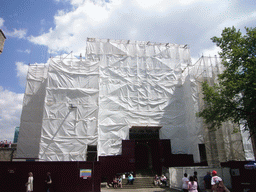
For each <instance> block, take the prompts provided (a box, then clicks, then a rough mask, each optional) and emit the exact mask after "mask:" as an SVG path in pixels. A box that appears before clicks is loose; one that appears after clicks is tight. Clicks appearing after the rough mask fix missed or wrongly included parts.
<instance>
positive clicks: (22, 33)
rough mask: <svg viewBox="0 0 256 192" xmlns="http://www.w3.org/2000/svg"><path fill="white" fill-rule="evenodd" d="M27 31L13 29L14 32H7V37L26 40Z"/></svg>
mask: <svg viewBox="0 0 256 192" xmlns="http://www.w3.org/2000/svg"><path fill="white" fill-rule="evenodd" d="M26 34H27V30H26V29H13V31H12V32H10V31H7V30H5V35H6V36H9V37H17V38H19V39H24V38H25V37H26Z"/></svg>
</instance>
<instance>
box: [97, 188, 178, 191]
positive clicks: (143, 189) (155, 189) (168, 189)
mask: <svg viewBox="0 0 256 192" xmlns="http://www.w3.org/2000/svg"><path fill="white" fill-rule="evenodd" d="M130 191H138V192H178V191H179V190H176V189H170V188H140V189H120V188H119V189H113V188H109V189H107V188H102V189H101V192H130Z"/></svg>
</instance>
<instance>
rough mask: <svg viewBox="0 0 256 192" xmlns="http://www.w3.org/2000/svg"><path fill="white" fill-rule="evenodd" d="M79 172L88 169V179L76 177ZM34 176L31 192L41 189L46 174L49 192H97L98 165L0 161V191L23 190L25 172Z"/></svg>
mask: <svg viewBox="0 0 256 192" xmlns="http://www.w3.org/2000/svg"><path fill="white" fill-rule="evenodd" d="M81 169H89V170H92V173H91V177H87V178H86V179H85V178H82V177H80V170H81ZM29 172H32V173H33V177H34V186H33V187H34V191H36V192H43V191H46V190H45V187H46V186H45V185H46V184H45V179H46V173H47V172H50V173H51V177H52V186H51V192H71V191H72V192H73V191H75V192H84V191H86V192H91V191H92V192H98V191H100V182H101V173H100V172H101V169H100V164H99V162H0V189H1V190H0V191H8V192H22V191H24V192H25V191H26V187H25V183H26V182H27V180H28V173H29Z"/></svg>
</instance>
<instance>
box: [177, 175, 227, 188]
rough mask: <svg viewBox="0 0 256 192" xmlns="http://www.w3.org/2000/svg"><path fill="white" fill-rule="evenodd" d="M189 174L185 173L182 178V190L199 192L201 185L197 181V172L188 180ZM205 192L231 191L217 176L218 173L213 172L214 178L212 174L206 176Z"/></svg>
mask: <svg viewBox="0 0 256 192" xmlns="http://www.w3.org/2000/svg"><path fill="white" fill-rule="evenodd" d="M187 176H188V174H187V173H185V174H184V177H183V178H182V189H183V191H184V192H188V191H189V192H198V191H201V190H199V185H198V179H197V172H196V171H195V172H194V176H190V177H189V179H188V178H187ZM204 190H205V191H206V192H228V191H229V190H228V189H227V188H226V187H225V185H224V184H223V181H222V179H221V178H220V177H219V176H217V171H215V170H214V171H212V176H211V173H210V172H207V175H206V176H204Z"/></svg>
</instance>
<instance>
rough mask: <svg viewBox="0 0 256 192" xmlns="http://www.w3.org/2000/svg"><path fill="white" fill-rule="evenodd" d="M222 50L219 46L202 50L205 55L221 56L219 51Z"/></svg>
mask: <svg viewBox="0 0 256 192" xmlns="http://www.w3.org/2000/svg"><path fill="white" fill-rule="evenodd" d="M220 51H221V49H220V48H219V47H217V46H212V47H210V48H208V49H203V50H202V51H201V53H202V55H203V56H215V55H216V56H219V52H220Z"/></svg>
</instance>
